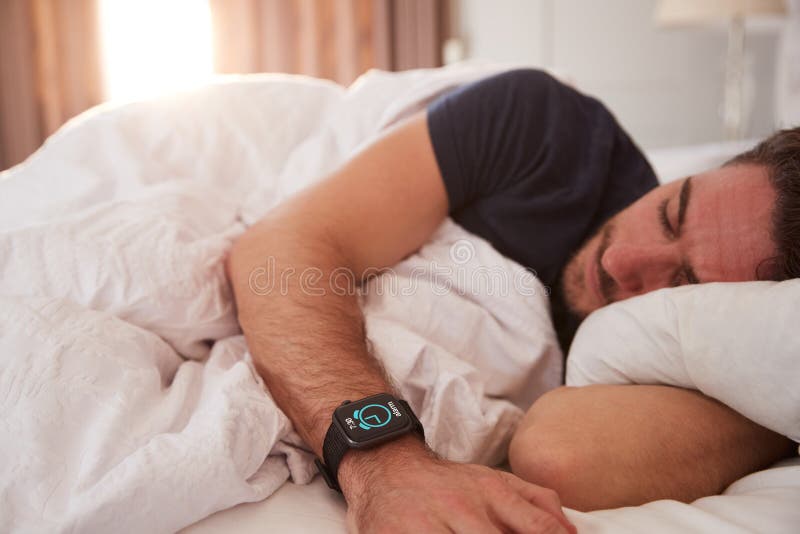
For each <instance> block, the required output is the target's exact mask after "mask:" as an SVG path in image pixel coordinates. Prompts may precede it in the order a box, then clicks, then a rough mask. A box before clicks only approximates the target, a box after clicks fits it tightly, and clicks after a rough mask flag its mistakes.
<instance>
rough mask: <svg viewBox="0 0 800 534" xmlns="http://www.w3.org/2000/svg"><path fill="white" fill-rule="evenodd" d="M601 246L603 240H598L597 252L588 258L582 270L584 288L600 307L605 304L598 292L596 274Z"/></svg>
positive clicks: (597, 274)
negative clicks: (586, 288)
mask: <svg viewBox="0 0 800 534" xmlns="http://www.w3.org/2000/svg"><path fill="white" fill-rule="evenodd" d="M602 246H603V240H602V239H601V240H599V242H598V244H597V250H596V251H595V253H594V254H591V255H590V256H589V258H587V260H586V268H585V270H584V280H585V281H586V286H587V287H589V288H590V290H591V292H592V293H593V294H594V296H595V299H596V301H597V302H598V303H600V305H602V304H604V303H605V298H603V294H602V293H601V292H600V274H599V273H598V265H597V264H598V263H599V262H600V252H601V248H602Z"/></svg>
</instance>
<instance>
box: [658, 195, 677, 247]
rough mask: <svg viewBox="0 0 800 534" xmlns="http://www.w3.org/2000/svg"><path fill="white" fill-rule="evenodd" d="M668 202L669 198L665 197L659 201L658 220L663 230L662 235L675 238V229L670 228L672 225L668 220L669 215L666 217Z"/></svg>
mask: <svg viewBox="0 0 800 534" xmlns="http://www.w3.org/2000/svg"><path fill="white" fill-rule="evenodd" d="M668 204H669V199H668V198H665V199H664V200H662V201H661V204H659V205H658V222H659V223H660V224H661V228H662V229H663V230H664V235H666V236H667V238H669V239H675V229H674V228H672V225H671V224H670V222H669V217H667V205H668Z"/></svg>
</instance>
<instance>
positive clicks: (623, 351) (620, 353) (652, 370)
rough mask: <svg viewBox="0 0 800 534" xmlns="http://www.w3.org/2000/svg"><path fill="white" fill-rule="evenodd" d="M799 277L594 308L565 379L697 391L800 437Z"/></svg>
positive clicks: (671, 292) (658, 294)
mask: <svg viewBox="0 0 800 534" xmlns="http://www.w3.org/2000/svg"><path fill="white" fill-rule="evenodd" d="M798 302H800V280H790V281H786V282H745V283H714V284H702V285H697V286H686V287H680V288H673V289H662V290H660V291H655V292H653V293H649V294H647V295H643V296H640V297H636V298H632V299H629V300H625V301H622V302H618V303H616V304H613V305H611V306H608V307H606V308H603V309H601V310H599V311H597V312H595V313H593V314H592V315H591V316H589V318H587V320H586V321H584V323H583V325H581V328H580V329H579V330H578V333H577V335H576V337H575V341H574V343H573V345H572V349H571V351H570V355H569V358H568V360H567V384H568V385H576V386H578V385H586V384H592V383H603V384H627V383H636V384H668V385H674V386H680V387H684V388H692V389H697V390H699V391H701V392H703V393H704V394H706V395H708V396H710V397H713V398H715V399H717V400H719V401H720V402H723V403H724V404H726V405H728V406H730V407H731V408H733V409H734V410H736V411H737V412H739V413H741V414H743V415H744V416H746V417H748V418H749V419H751V420H753V421H755V422H757V423H759V424H761V425H762V426H765V427H767V428H769V429H771V430H773V431H775V432H778V433H780V434H783V435H785V436H788V437H789V438H791V439H793V440H794V441H800V328H798V324H797V310H798Z"/></svg>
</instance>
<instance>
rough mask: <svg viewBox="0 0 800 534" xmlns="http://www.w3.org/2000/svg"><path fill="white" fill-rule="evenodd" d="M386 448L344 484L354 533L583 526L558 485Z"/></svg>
mask: <svg viewBox="0 0 800 534" xmlns="http://www.w3.org/2000/svg"><path fill="white" fill-rule="evenodd" d="M384 447H385V446H384ZM380 449H383V447H381V448H379V449H376V450H375V451H374V452H373V451H371V454H376V453H377V454H381V455H382V458H381V457H378V458H376V457H372V458H369V460H368V463H366V465H365V464H364V463H362V462H360V461H359V464H360V465H357V466H355V467H351V468H349V471H350V472H349V473H348V478H349V480H350V482H353V480H354V477H357V479H358V480H357V481H356V482H354V483H350V484H348V487H346V488H344V489H345V496H346V498H347V501H348V510H347V525H348V530H349V531H350V532H351V533H352V534H369V533H373V532H381V533H383V532H387V533H403V532H409V533H415V534H416V533H419V532H425V533H429V532H430V533H438V532H442V533H445V532H448V533H449V532H457V533H476V534H478V533H480V534H483V533H500V532H514V533H548V534H549V533H559V534H566V533H573V534H574V533H577V529H576V528H575V527H574V526H573V525H572V524H571V523H570V522H569V521H568V520H567V518H566V516H565V515H564V513H563V512H562V511H561V505H560V502H559V499H558V495H556V493H555V492H554V491H552V490H549V489H546V488H542V487H540V486H535V485H533V484H529V483H527V482H524V481H523V480H521V479H519V478H517V477H516V476H514V475H512V474H511V473H506V472H503V471H498V470H495V469H490V468H488V467H484V466H480V465H472V464H458V463H453V462H448V461H444V460H440V459H437V458H434V457H433V456H432V455H430V454H419V451H416V450H415V451H409V450H408V449H397V448H395V450H394V451H393V452H394V453H395V454H391V453H389V452H388V451H381V450H380ZM397 453H399V454H397ZM340 473H342V472H341V471H340ZM340 480H341V475H340Z"/></svg>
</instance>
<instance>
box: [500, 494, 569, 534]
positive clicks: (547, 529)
mask: <svg viewBox="0 0 800 534" xmlns="http://www.w3.org/2000/svg"><path fill="white" fill-rule="evenodd" d="M492 506H493V507H494V515H495V516H496V519H497V521H498V523H499V524H500V525H502V526H503V527H505V528H506V529H511V531H512V532H519V533H530V532H535V533H537V534H567V533H568V532H569V530H568V529H567V528H566V526H565V525H564V524H563V523H562V522H561V520H560V519H559V518H558V517H556V516H554V515H553V514H551V513H550V512H547V511H545V510H542V509H541V508H538V507H537V506H535V505H534V504H532V503H530V502H528V501H526V500H525V499H523V498H522V496H521V495H520V494H519V493H516V492H512V493H509V495H508V496H506V498H503V499H497V500H495V501H494V502H492Z"/></svg>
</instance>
